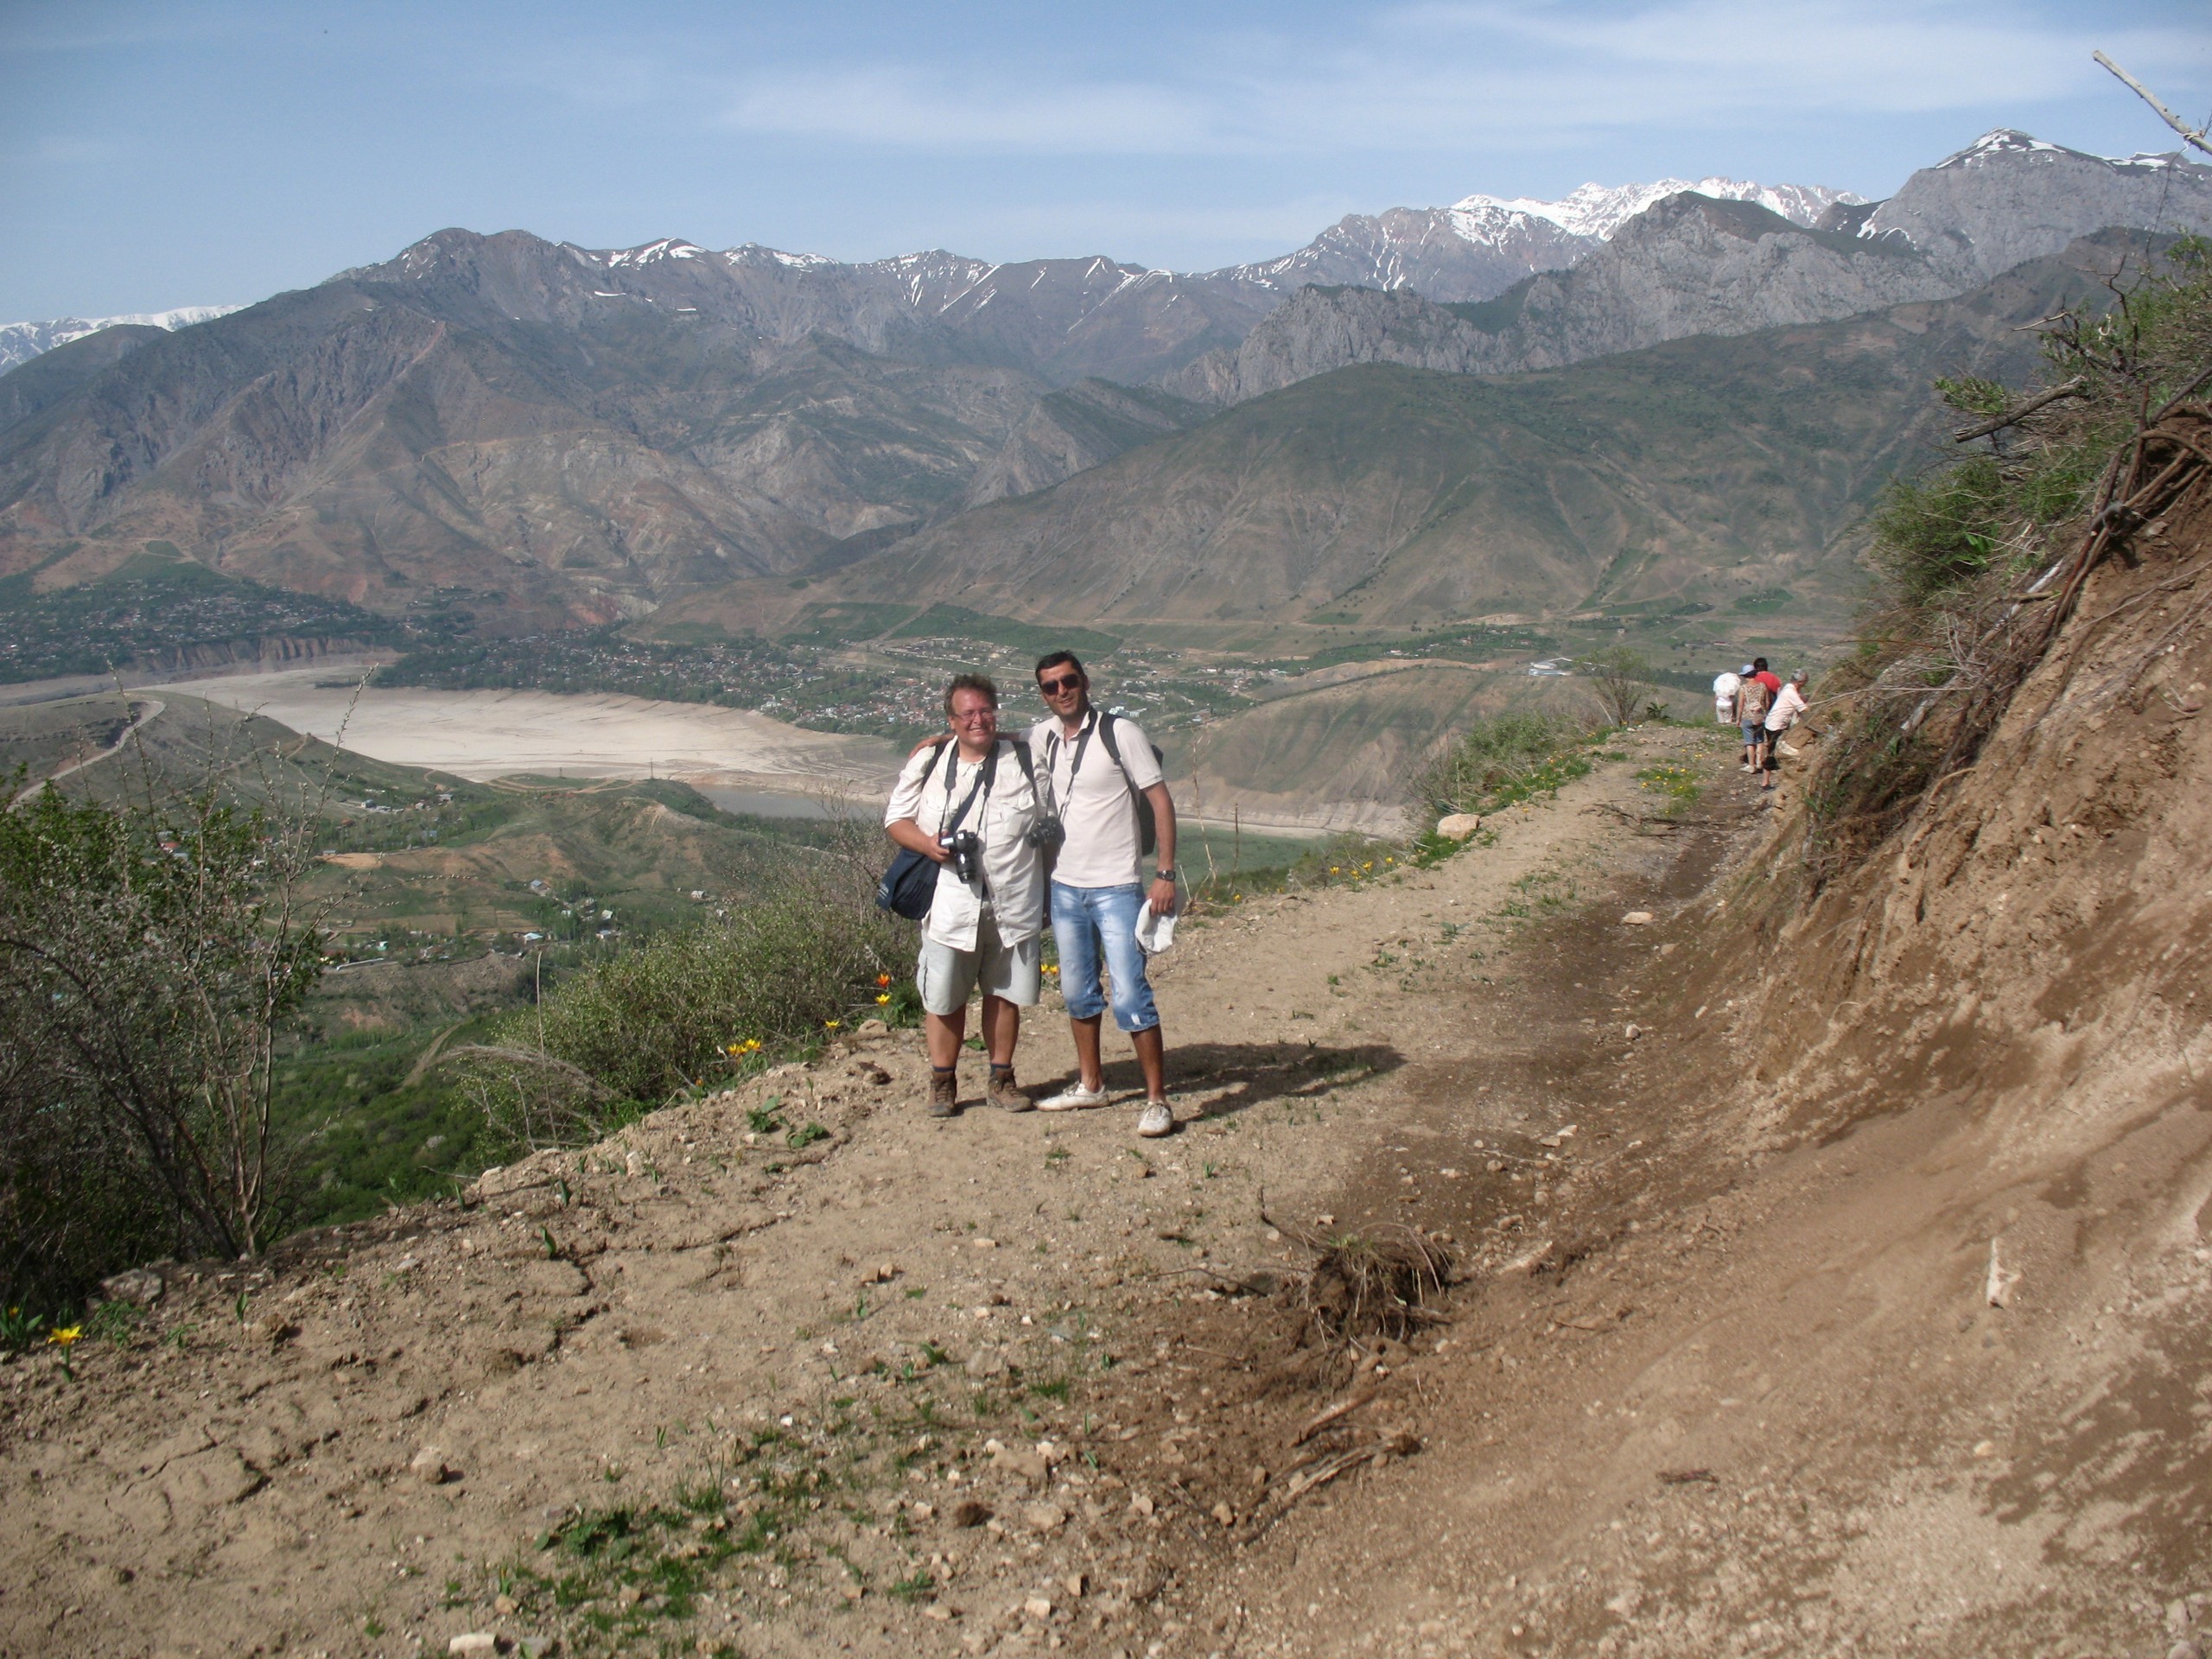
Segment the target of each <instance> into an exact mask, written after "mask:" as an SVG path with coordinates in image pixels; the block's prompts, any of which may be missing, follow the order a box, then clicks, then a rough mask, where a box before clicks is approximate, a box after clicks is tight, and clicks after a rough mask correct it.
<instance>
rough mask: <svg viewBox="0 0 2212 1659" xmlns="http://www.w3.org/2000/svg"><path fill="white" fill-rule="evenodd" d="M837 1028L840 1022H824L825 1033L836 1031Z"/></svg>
mask: <svg viewBox="0 0 2212 1659" xmlns="http://www.w3.org/2000/svg"><path fill="white" fill-rule="evenodd" d="M837 1026H838V1022H837V1021H836V1020H823V1022H822V1029H823V1030H824V1031H835V1030H836V1029H837Z"/></svg>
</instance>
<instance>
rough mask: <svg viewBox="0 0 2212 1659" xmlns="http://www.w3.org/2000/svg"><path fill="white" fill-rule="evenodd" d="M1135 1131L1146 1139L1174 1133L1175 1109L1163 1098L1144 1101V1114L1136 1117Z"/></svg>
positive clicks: (1154, 1139) (1152, 1139) (1153, 1139)
mask: <svg viewBox="0 0 2212 1659" xmlns="http://www.w3.org/2000/svg"><path fill="white" fill-rule="evenodd" d="M1137 1133H1138V1134H1139V1135H1142V1136H1144V1138H1145V1139H1146V1140H1147V1141H1156V1140H1158V1139H1159V1138H1160V1136H1161V1135H1173V1134H1174V1133H1175V1109H1174V1108H1173V1107H1172V1106H1170V1105H1169V1104H1168V1103H1166V1101H1164V1100H1148V1101H1147V1102H1145V1103H1144V1115H1143V1116H1141V1117H1140V1118H1138V1119H1137Z"/></svg>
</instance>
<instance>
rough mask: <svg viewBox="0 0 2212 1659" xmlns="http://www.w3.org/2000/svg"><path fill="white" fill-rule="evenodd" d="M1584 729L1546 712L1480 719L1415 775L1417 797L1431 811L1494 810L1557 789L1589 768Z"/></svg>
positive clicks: (1437, 813) (1442, 813)
mask: <svg viewBox="0 0 2212 1659" xmlns="http://www.w3.org/2000/svg"><path fill="white" fill-rule="evenodd" d="M1582 736H1583V734H1582V732H1581V730H1580V728H1577V727H1576V726H1574V725H1573V724H1572V723H1571V722H1569V721H1564V720H1560V719H1557V718H1555V717H1554V716H1552V715H1535V714H1514V715H1497V716H1496V717H1494V718H1492V719H1490V720H1478V721H1476V722H1475V723H1474V724H1473V725H1472V726H1471V727H1469V728H1467V730H1466V731H1465V733H1464V734H1461V735H1460V737H1459V739H1458V740H1457V741H1454V742H1453V743H1452V746H1451V747H1449V748H1447V749H1446V750H1445V751H1444V753H1441V754H1440V755H1439V756H1437V758H1436V759H1435V760H1432V761H1431V762H1429V764H1428V765H1427V766H1425V767H1423V768H1422V770H1421V773H1420V775H1419V776H1418V777H1417V778H1416V779H1414V786H1413V792H1414V799H1415V801H1416V802H1417V803H1418V804H1420V806H1421V809H1422V810H1424V811H1426V812H1427V813H1428V814H1429V815H1430V816H1431V817H1445V816H1446V815H1448V814H1450V813H1453V812H1487V811H1495V810H1497V809H1498V808H1500V807H1503V806H1510V805H1512V804H1514V803H1515V802H1516V801H1524V800H1527V799H1529V798H1530V797H1531V796H1535V795H1539V794H1544V793H1548V792H1550V791H1555V790H1557V789H1558V788H1559V787H1560V785H1562V784H1564V783H1567V782H1568V781H1569V780H1570V779H1576V778H1580V777H1581V776H1583V775H1584V774H1585V773H1586V772H1588V771H1589V770H1590V762H1589V760H1587V759H1586V757H1585V756H1584V755H1583V754H1582V753H1580V745H1581V739H1582Z"/></svg>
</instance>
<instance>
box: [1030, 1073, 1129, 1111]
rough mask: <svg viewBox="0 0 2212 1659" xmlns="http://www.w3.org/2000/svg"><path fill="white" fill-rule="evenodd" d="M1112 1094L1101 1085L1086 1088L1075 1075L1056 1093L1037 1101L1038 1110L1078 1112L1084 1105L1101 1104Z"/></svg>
mask: <svg viewBox="0 0 2212 1659" xmlns="http://www.w3.org/2000/svg"><path fill="white" fill-rule="evenodd" d="M1112 1098H1113V1096H1111V1095H1109V1093H1108V1092H1107V1091H1106V1090H1105V1089H1104V1088H1103V1086H1102V1087H1099V1088H1096V1089H1086V1088H1084V1086H1083V1079H1082V1078H1081V1077H1077V1079H1076V1080H1075V1081H1074V1082H1073V1083H1071V1084H1069V1085H1068V1086H1067V1087H1066V1088H1065V1089H1063V1090H1060V1092H1059V1093H1058V1094H1057V1095H1048V1096H1046V1097H1045V1098H1044V1099H1043V1100H1040V1101H1039V1102H1038V1103H1037V1109H1038V1110H1039V1111H1040V1112H1079V1111H1081V1110H1083V1109H1084V1107H1086V1106H1103V1105H1104V1104H1105V1103H1107V1102H1108V1101H1109V1100H1110V1099H1112Z"/></svg>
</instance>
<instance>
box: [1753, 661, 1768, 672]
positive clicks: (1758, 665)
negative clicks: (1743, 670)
mask: <svg viewBox="0 0 2212 1659" xmlns="http://www.w3.org/2000/svg"><path fill="white" fill-rule="evenodd" d="M1751 666H1752V667H1753V668H1755V669H1757V670H1758V671H1759V672H1760V673H1762V674H1764V673H1765V672H1766V658H1764V657H1754V658H1751Z"/></svg>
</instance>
